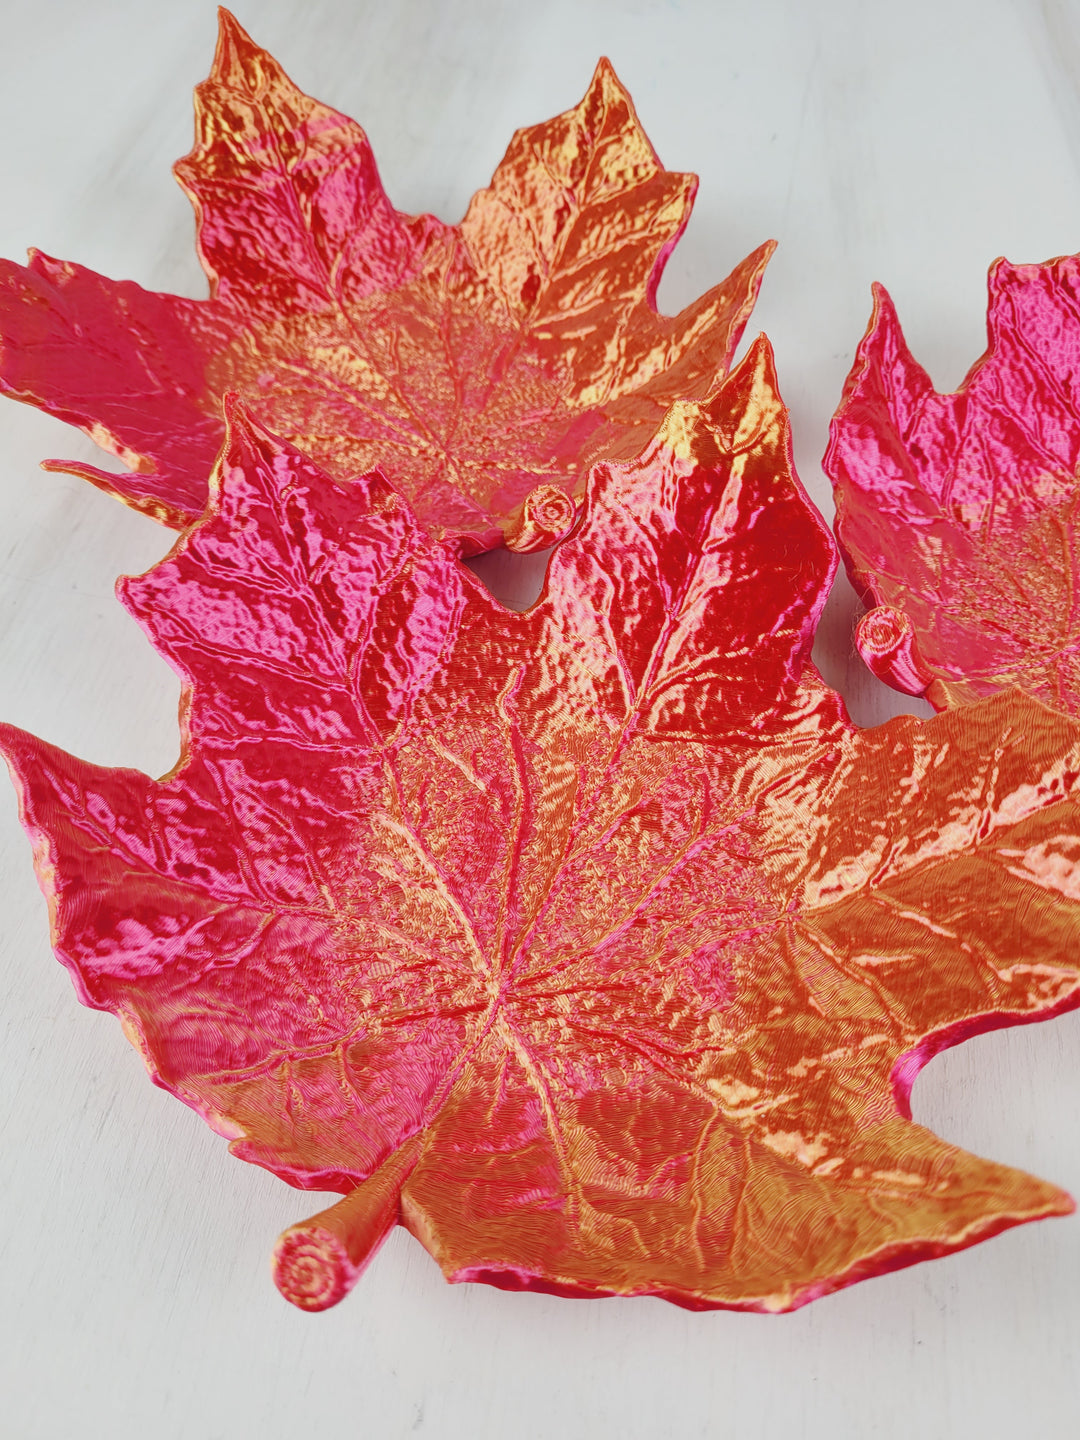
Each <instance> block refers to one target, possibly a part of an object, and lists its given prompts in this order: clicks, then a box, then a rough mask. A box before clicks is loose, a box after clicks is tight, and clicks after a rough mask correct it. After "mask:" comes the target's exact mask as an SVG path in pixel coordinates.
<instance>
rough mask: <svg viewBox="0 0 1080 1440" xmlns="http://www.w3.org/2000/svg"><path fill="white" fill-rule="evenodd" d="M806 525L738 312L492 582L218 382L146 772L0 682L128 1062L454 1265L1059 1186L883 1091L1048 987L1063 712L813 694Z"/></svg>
mask: <svg viewBox="0 0 1080 1440" xmlns="http://www.w3.org/2000/svg"><path fill="white" fill-rule="evenodd" d="M834 565H835V556H834V549H833V545H832V541H831V538H830V536H829V534H828V531H827V530H826V528H825V526H824V524H823V523H822V521H821V519H820V517H819V516H818V515H817V514H816V512H814V510H813V509H812V507H811V506H810V504H809V502H808V500H807V499H806V497H805V495H804V493H803V491H802V489H801V487H800V485H799V483H798V480H797V478H796V477H795V474H794V471H793V469H792V466H791V457H790V444H789V436H788V428H787V419H786V413H785V411H784V409H783V406H782V405H781V402H780V400H779V397H778V395H777V392H776V387H775V381H774V375H773V369H772V361H771V355H770V353H769V350H768V347H767V344H766V343H765V342H764V341H763V340H762V341H758V342H757V343H756V344H755V345H754V347H753V348H752V349H751V351H750V353H749V354H748V356H747V357H746V359H745V360H744V361H743V362H742V363H741V364H740V365H739V366H738V367H737V369H736V370H735V371H734V372H733V373H732V374H731V376H730V377H729V378H728V379H727V380H726V381H725V382H724V383H723V384H722V385H721V386H720V387H719V388H718V389H717V391H716V392H715V394H714V395H712V396H711V397H709V398H707V399H706V400H703V401H700V402H686V403H681V404H678V405H675V406H674V407H673V408H672V409H671V410H670V412H669V413H668V415H667V416H666V418H665V419H664V421H663V423H662V425H661V426H660V428H659V430H658V433H657V434H656V436H655V437H654V439H653V440H652V442H651V443H650V444H649V446H647V447H646V449H645V450H644V451H643V453H642V454H641V456H639V457H638V458H637V459H634V460H632V461H620V462H611V461H605V462H603V463H600V464H598V465H596V466H595V467H594V468H593V470H592V472H591V474H590V477H589V480H588V487H587V494H586V499H585V504H584V512H583V515H582V516H581V518H580V520H579V522H578V526H577V529H576V530H575V532H574V533H573V534H572V535H571V536H570V537H569V538H567V539H566V540H564V541H563V542H562V543H561V544H560V545H559V546H558V547H557V549H556V551H555V553H554V555H553V557H552V559H551V562H550V567H549V572H548V575H547V580H546V584H545V587H544V590H543V593H542V594H541V597H540V599H539V600H538V601H537V602H536V603H535V604H534V605H533V606H532V607H531V608H530V609H529V610H528V611H526V612H524V613H521V614H518V613H513V612H510V611H507V610H504V609H502V608H501V607H500V606H499V605H498V604H497V603H496V602H495V601H494V600H493V599H492V598H491V597H490V595H489V594H488V593H487V592H486V591H485V590H484V589H483V587H482V586H481V585H480V584H479V582H478V581H476V579H475V578H474V577H473V576H472V575H471V574H470V573H469V571H468V570H467V569H466V568H465V567H464V566H463V565H462V564H461V563H460V560H459V559H458V558H457V556H456V554H455V553H454V547H453V546H449V545H444V544H440V543H438V542H436V541H434V540H433V539H432V538H431V537H430V536H429V535H428V534H427V533H426V532H425V530H424V529H423V528H422V527H421V526H420V524H419V523H418V520H417V518H416V517H415V515H414V514H413V512H412V511H411V509H410V507H409V506H408V505H407V504H406V502H405V501H404V499H403V498H402V497H401V496H400V495H398V494H397V493H396V492H395V491H394V489H393V488H392V487H391V485H390V484H389V483H387V481H386V480H385V479H383V478H382V477H381V476H379V475H378V474H374V475H370V476H368V477H367V479H365V480H359V481H347V482H342V481H340V480H339V479H335V478H333V477H331V476H328V475H327V474H325V473H324V472H323V470H322V469H321V467H320V466H319V465H317V464H316V463H315V462H313V461H311V460H310V459H308V458H306V457H305V456H303V455H302V454H301V453H299V452H298V451H297V450H296V449H294V448H293V447H292V446H290V445H289V444H288V443H286V442H283V441H281V440H278V439H276V438H274V437H273V436H272V435H271V434H269V433H268V432H267V431H265V430H264V429H263V428H262V427H261V426H259V425H258V424H257V423H256V422H255V421H254V420H253V419H252V418H251V417H250V416H249V415H248V414H247V413H246V412H245V411H244V410H243V409H242V408H241V407H239V406H237V405H234V406H233V408H232V412H231V421H230V428H229V432H228V437H227V442H226V446H225V448H224V451H223V454H222V456H221V459H220V462H219V464H218V466H217V468H216V470H215V473H214V477H213V481H212V484H211V492H210V500H209V506H208V509H207V511H206V513H205V515H204V517H203V518H202V519H201V520H200V521H199V522H198V523H197V524H196V525H194V526H193V527H192V528H191V529H189V530H188V531H187V532H186V533H185V534H184V535H183V536H182V537H181V538H180V539H179V541H178V542H177V545H176V547H175V548H174V550H173V551H172V553H171V554H170V555H169V556H168V557H167V558H166V559H165V560H164V561H163V562H162V563H161V564H159V565H157V566H155V567H154V568H153V569H151V570H150V571H149V572H147V574H145V575H144V576H141V577H139V578H137V579H131V580H127V581H125V582H123V583H122V587H121V596H122V599H123V600H124V603H125V604H126V605H127V606H128V608H129V609H130V610H131V612H132V613H133V614H134V615H135V616H136V617H137V618H138V619H139V621H140V622H141V623H142V624H143V625H144V627H145V628H146V630H147V632H148V634H149V635H150V638H151V639H152V641H153V643H154V644H155V646H156V647H157V648H158V649H159V650H160V651H161V652H162V654H164V655H165V656H166V657H167V658H168V659H169V661H170V662H171V663H172V664H173V665H174V666H175V667H176V669H177V670H178V671H179V673H180V674H181V676H182V677H183V681H184V694H185V700H184V707H183V746H182V753H181V757H180V760H179V762H178V764H177V765H176V767H175V768H174V769H173V770H172V771H171V772H170V773H169V774H168V775H166V776H165V777H164V778H163V779H161V780H152V779H150V778H149V777H147V776H146V775H143V774H140V773H138V772H136V771H130V770H110V769H103V768H100V767H98V766H95V765H91V764H88V763H85V762H83V761H80V760H78V759H75V758H74V757H72V756H70V755H67V754H65V753H63V752H62V751H60V750H58V749H56V748H55V747H53V746H51V745H49V744H47V743H46V742H44V741H42V740H38V739H36V738H34V737H32V736H29V735H27V734H25V733H23V732H20V731H16V730H13V729H11V728H5V729H4V730H3V732H2V744H3V749H4V751H5V753H6V755H7V757H8V760H9V763H10V766H11V769H12V772H13V774H14V776H15V779H16V782H17V785H18V788H19V792H20V797H21V806H22V815H23V819H24V823H25V825H26V827H27V829H28V831H29V833H30V835H31V837H32V839H33V843H34V850H35V855H36V861H37V868H38V873H39V876H40V879H41V883H42V886H43V888H44V889H45V892H46V894H47V895H48V897H49V903H50V910H51V915H52V921H53V930H54V941H55V945H56V949H57V953H58V955H59V957H60V958H61V960H62V961H63V962H64V964H65V965H66V966H67V967H68V968H69V970H70V971H71V973H72V976H73V978H74V980H75V983H76V985H77V987H78V989H79V993H80V995H81V997H82V998H83V999H84V1001H85V1002H86V1003H87V1004H90V1005H92V1006H95V1007H98V1008H101V1009H106V1010H111V1011H114V1012H116V1013H117V1014H118V1015H119V1016H120V1018H121V1019H122V1021H123V1023H124V1026H125V1029H126V1031H127V1033H128V1034H129V1035H130V1037H131V1038H132V1040H133V1041H134V1043H135V1044H136V1045H137V1046H138V1047H139V1049H140V1051H141V1052H142V1054H143V1056H144V1058H145V1060H146V1063H147V1065H148V1067H149V1069H150V1072H151V1074H152V1075H153V1077H154V1079H155V1080H156V1081H157V1083H158V1084H160V1085H162V1086H164V1087H166V1088H167V1089H169V1090H171V1091H173V1092H174V1093H175V1094H176V1095H178V1096H179V1097H180V1098H181V1099H183V1100H184V1101H186V1102H187V1103H188V1104H189V1105H191V1106H192V1107H194V1108H195V1109H196V1110H197V1111H198V1112H199V1113H200V1114H202V1115H203V1116H204V1117H205V1118H206V1119H207V1121H208V1122H209V1123H210V1124H211V1125H212V1126H214V1128H215V1129H216V1130H218V1131H219V1132H220V1133H221V1134H223V1135H225V1136H227V1137H228V1138H229V1140H230V1143H231V1147H232V1149H233V1151H234V1152H235V1153H236V1154H237V1155H239V1156H241V1157H242V1158H244V1159H246V1160H250V1161H253V1162H255V1163H257V1164H260V1165H263V1166H266V1167H267V1168H269V1169H270V1170H272V1171H274V1172H275V1173H276V1174H278V1175H280V1176H281V1177H282V1178H283V1179H285V1180H287V1181H288V1182H290V1183H291V1184H293V1185H297V1186H300V1187H307V1188H312V1189H321V1190H327V1189H329V1190H336V1191H338V1192H340V1193H341V1194H342V1195H343V1197H344V1198H343V1200H342V1202H341V1204H340V1205H339V1206H336V1207H334V1208H332V1209H331V1210H329V1211H327V1212H325V1213H324V1214H322V1215H319V1216H317V1217H315V1219H314V1220H312V1221H309V1222H307V1223H302V1224H300V1225H298V1226H297V1227H295V1228H294V1229H292V1230H290V1231H287V1232H286V1234H285V1236H283V1237H282V1240H281V1242H280V1244H279V1247H278V1250H277V1258H276V1274H277V1279H278V1283H279V1285H280V1287H281V1289H282V1290H283V1291H284V1293H285V1294H286V1295H287V1296H288V1297H289V1298H290V1299H292V1300H294V1301H295V1302H296V1303H297V1304H300V1305H301V1306H303V1307H305V1308H309V1309H320V1308H324V1307H325V1306H326V1305H328V1304H332V1303H333V1302H334V1301H336V1300H338V1299H340V1298H341V1296H342V1295H343V1294H344V1293H345V1291H346V1290H347V1289H348V1287H349V1285H350V1284H351V1283H352V1282H353V1280H355V1278H356V1276H357V1275H358V1274H359V1272H360V1270H361V1269H362V1268H363V1265H364V1264H365V1263H366V1261H367V1259H368V1258H369V1256H370V1255H371V1253H372V1252H373V1251H374V1249H375V1247H376V1246H377V1244H378V1242H379V1241H380V1240H381V1238H382V1237H383V1235H384V1234H385V1233H386V1232H387V1230H388V1229H389V1228H390V1227H391V1226H392V1225H393V1224H394V1223H396V1222H398V1221H400V1222H401V1223H402V1224H404V1225H405V1226H407V1227H408V1229H409V1230H410V1231H411V1232H412V1233H413V1235H415V1236H416V1237H417V1238H418V1239H419V1240H420V1241H421V1243H422V1244H423V1245H424V1246H426V1248H427V1249H428V1250H429V1251H430V1253H431V1254H432V1255H433V1256H434V1257H435V1259H436V1260H437V1261H438V1263H439V1265H440V1266H441V1267H442V1269H443V1270H444V1272H445V1273H446V1275H447V1276H448V1277H449V1278H450V1279H452V1280H474V1281H476V1280H479V1281H487V1282H490V1283H493V1284H496V1285H500V1286H505V1287H509V1288H524V1289H538V1290H547V1291H551V1292H554V1293H557V1294H566V1295H658V1296H663V1297H665V1298H667V1299H669V1300H673V1301H676V1302H678V1303H680V1304H683V1305H687V1306H691V1307H695V1308H706V1307H713V1306H726V1307H733V1308H739V1309H757V1310H771V1311H776V1310H787V1309H791V1308H793V1307H795V1306H798V1305H801V1304H803V1303H804V1302H806V1301H808V1300H811V1299H813V1298H815V1297H817V1296H820V1295H823V1294H826V1293H828V1292H830V1291H833V1290H835V1289H837V1288H838V1287H841V1286H843V1285H846V1284H849V1283H851V1282H852V1281H855V1280H859V1279H862V1278H864V1277H866V1276H870V1275H874V1274H877V1273H880V1272H883V1271H886V1270H889V1269H892V1268H895V1267H897V1266H900V1265H905V1264H908V1263H911V1262H912V1261H914V1260H918V1259H922V1258H926V1257H930V1256H935V1255H941V1254H944V1253H947V1252H949V1251H953V1250H956V1249H958V1248H960V1247H963V1246H966V1245H969V1244H971V1243H973V1242H974V1241H977V1240H979V1239H982V1238H984V1237H986V1236H989V1235H992V1234H994V1233H995V1232H997V1231H999V1230H1001V1229H1002V1228H1004V1227H1007V1226H1010V1225H1014V1224H1017V1223H1020V1222H1022V1221H1026V1220H1031V1219H1035V1218H1039V1217H1042V1216H1047V1215H1053V1214H1062V1213H1065V1212H1066V1211H1068V1210H1070V1209H1071V1208H1072V1205H1071V1201H1070V1199H1069V1197H1068V1196H1067V1195H1065V1194H1063V1193H1062V1192H1061V1191H1060V1190H1058V1189H1056V1188H1055V1187H1054V1186H1053V1185H1051V1184H1048V1183H1045V1182H1043V1181H1040V1180H1036V1179H1033V1178H1031V1177H1029V1176H1027V1175H1024V1174H1022V1173H1020V1172H1018V1171H1015V1170H1010V1169H1008V1168H1006V1167H1004V1166H1001V1165H998V1164H996V1163H994V1162H992V1161H988V1160H982V1159H979V1158H977V1157H975V1156H973V1155H970V1154H967V1153H965V1152H964V1151H962V1150H959V1149H957V1148H956V1147H954V1146H952V1145H948V1144H946V1143H944V1142H943V1141H941V1140H939V1139H937V1138H936V1137H935V1136H933V1135H932V1134H930V1133H929V1132H928V1131H927V1130H925V1129H924V1128H922V1127H921V1126H919V1125H917V1124H915V1123H913V1121H912V1120H911V1118H910V1111H909V1107H908V1093H909V1091H910V1088H911V1085H912V1082H913V1080H914V1078H915V1075H916V1074H917V1072H918V1070H919V1068H920V1066H921V1065H922V1064H923V1063H924V1062H925V1061H926V1060H927V1059H928V1058H929V1057H930V1056H931V1055H933V1054H934V1053H935V1052H936V1051H937V1050H939V1049H940V1048H941V1047H942V1046H945V1045H949V1044H952V1043H954V1042H955V1041H957V1040H959V1039H961V1038H963V1037H965V1036H967V1035H970V1034H973V1033H975V1032H977V1031H980V1030H984V1029H987V1028H990V1027H993V1026H997V1025H1002V1024H1007V1023H1010V1022H1013V1021H1017V1020H1027V1019H1032V1018H1034V1017H1036V1016H1047V1015H1051V1014H1054V1013H1057V1012H1059V1011H1061V1010H1063V1009H1065V1008H1067V1007H1069V1006H1071V1005H1074V1004H1076V1003H1077V1001H1078V999H1080V945H1078V943H1077V941H1078V939H1080V932H1078V917H1080V906H1078V896H1080V890H1078V887H1077V885H1076V880H1075V876H1076V873H1077V871H1076V865H1077V854H1076V840H1075V836H1076V835H1077V834H1078V833H1080V831H1078V828H1077V827H1078V818H1080V817H1078V815H1077V799H1078V796H1077V788H1078V784H1080V743H1078V740H1080V732H1078V731H1077V728H1076V727H1075V726H1074V725H1073V723H1072V722H1071V721H1070V720H1069V719H1067V718H1066V717H1064V716H1061V715H1057V714H1054V713H1052V712H1051V711H1050V710H1048V709H1047V708H1046V707H1044V706H1043V705H1041V704H1039V703H1037V702H1036V701H1034V700H1031V699H1029V698H1028V697H1026V696H1024V695H1022V694H1019V693H1018V692H1015V691H1014V692H1011V693H1009V694H1007V695H1003V696H999V697H997V698H995V699H993V700H991V701H989V702H986V703H982V704H975V705H971V706H969V707H965V708H963V709H960V710H956V711H953V712H950V713H948V714H945V715H942V716H939V717H937V718H936V719H934V720H932V721H930V722H927V723H923V722H920V721H918V720H915V719H912V718H903V719H899V720H896V721H893V722H891V723H890V724H888V725H884V726H882V727H880V728H878V729H875V730H871V731H858V730H856V729H855V728H854V727H853V726H852V725H851V723H850V722H849V721H848V719H847V717H846V715H845V713H844V711H843V708H842V706H841V704H840V701H839V699H838V697H837V696H836V695H835V694H834V693H832V692H831V691H830V690H829V689H828V688H827V687H826V686H825V685H824V683H823V681H822V680H821V678H820V677H819V676H818V674H817V673H816V671H815V670H814V668H813V666H812V665H811V664H810V662H809V659H808V655H809V650H810V646H811V643H812V640H813V634H814V629H815V626H816V623H817V620H818V616H819V614H820V611H821V607H822V604H823V602H824V598H825V595H826V591H827V589H828V585H829V582H830V579H831V577H832V573H833V569H834Z"/></svg>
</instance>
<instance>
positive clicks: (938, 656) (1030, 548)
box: [825, 257, 1080, 716]
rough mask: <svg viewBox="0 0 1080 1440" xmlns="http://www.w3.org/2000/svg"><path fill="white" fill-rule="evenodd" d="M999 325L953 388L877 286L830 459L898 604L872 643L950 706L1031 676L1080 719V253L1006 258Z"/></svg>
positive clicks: (856, 533)
mask: <svg viewBox="0 0 1080 1440" xmlns="http://www.w3.org/2000/svg"><path fill="white" fill-rule="evenodd" d="M988 328H989V348H988V350H987V352H986V354H985V355H984V356H983V357H982V359H981V360H980V361H979V362H978V363H977V364H976V365H975V366H974V367H973V369H972V370H971V372H970V374H969V375H968V377H967V379H966V380H965V381H964V383H963V385H962V386H961V387H960V389H959V390H958V391H957V392H956V393H955V394H952V395H939V394H938V393H937V391H935V389H934V387H933V385H932V384H931V381H930V377H929V376H928V375H927V373H926V371H925V370H923V369H922V367H921V366H920V365H918V364H917V363H916V361H915V360H914V359H913V358H912V356H911V352H910V351H909V350H908V348H907V346H906V344H905V343H904V338H903V335H902V334H901V332H900V325H899V322H898V321H897V318H896V311H895V310H894V309H893V305H892V302H891V301H890V299H889V297H888V295H887V294H886V293H885V291H884V290H883V289H882V288H881V287H880V286H878V287H876V289H875V300H874V313H873V317H872V319H871V321H870V327H869V329H868V330H867V332H866V335H865V336H864V338H863V341H862V343H861V344H860V346H859V350H858V354H857V355H856V358H855V364H854V366H853V367H852V371H851V374H850V375H849V376H848V380H847V385H846V386H845V390H844V398H843V401H842V403H841V405H840V408H839V409H838V410H837V412H836V416H835V418H834V420H833V425H832V440H831V443H830V445H829V451H828V454H827V455H826V457H825V468H826V470H827V471H828V473H829V474H830V476H831V477H832V481H833V485H834V488H835V491H836V516H837V534H838V537H839V539H840V543H841V546H842V548H843V550H844V553H845V556H846V557H847V561H848V568H849V570H850V572H851V577H852V581H853V583H854V584H855V586H856V587H857V589H859V590H860V591H861V593H862V594H863V595H864V596H865V597H866V598H867V599H868V600H869V601H870V603H873V604H877V605H878V606H881V607H883V608H882V609H881V610H878V611H875V612H873V614H872V616H868V617H867V622H866V623H865V624H864V626H863V627H862V628H861V629H860V633H859V636H858V643H859V648H860V650H861V651H862V654H863V657H864V658H865V660H866V662H867V664H868V665H869V666H870V668H871V669H872V670H874V672H875V673H876V674H877V675H879V676H880V677H881V678H882V679H884V680H887V681H888V682H889V683H890V684H893V685H895V686H896V688H897V689H900V690H905V691H907V692H908V693H911V694H919V693H922V692H923V691H925V692H926V694H927V697H928V698H929V699H930V700H931V701H932V702H933V704H934V705H935V706H937V707H938V709H942V708H944V707H945V706H948V705H957V704H970V703H971V702H972V701H974V700H979V699H982V698H984V697H986V696H988V695H994V694H996V693H997V692H998V691H1000V690H1004V689H1007V688H1008V687H1009V686H1012V685H1017V686H1019V687H1020V688H1021V689H1023V690H1025V691H1027V693H1028V694H1029V695H1034V696H1036V697H1037V698H1038V699H1039V700H1042V701H1043V702H1044V703H1045V704H1047V705H1052V706H1054V707H1055V708H1057V709H1060V710H1063V711H1064V712H1065V713H1066V714H1069V715H1073V716H1080V587H1078V585H1077V560H1078V557H1080V536H1078V532H1077V506H1078V503H1080V481H1078V478H1077V477H1078V473H1080V259H1078V258H1076V257H1067V258H1065V259H1060V260H1051V261H1049V262H1048V263H1047V264H1045V265H1009V264H1008V263H1007V262H1006V261H1004V260H999V261H997V263H996V264H995V265H994V266H993V268H992V269H991V271H990V313H989V324H988ZM890 636H892V637H894V639H895V644H893V643H892V642H891V641H890V638H889V637H890ZM901 636H902V638H901Z"/></svg>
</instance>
